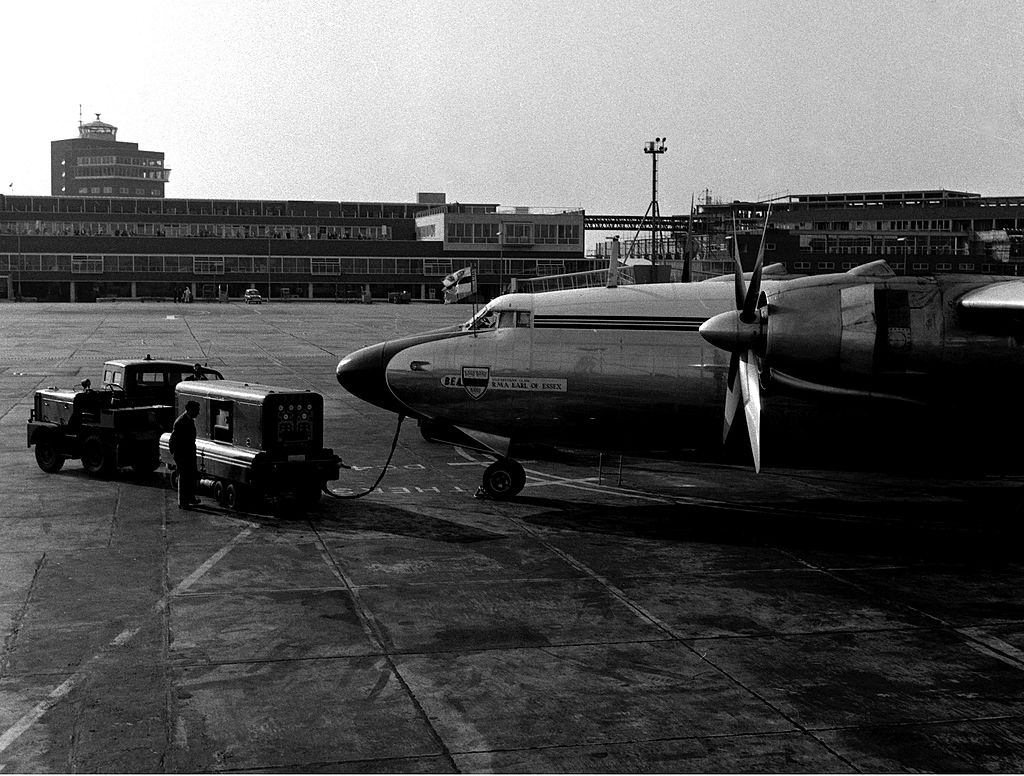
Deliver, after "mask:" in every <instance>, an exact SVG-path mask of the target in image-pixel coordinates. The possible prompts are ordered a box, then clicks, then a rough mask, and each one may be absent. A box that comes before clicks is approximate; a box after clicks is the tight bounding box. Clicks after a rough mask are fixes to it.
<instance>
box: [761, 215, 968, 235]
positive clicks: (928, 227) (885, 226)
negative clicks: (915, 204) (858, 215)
mask: <svg viewBox="0 0 1024 776" xmlns="http://www.w3.org/2000/svg"><path fill="white" fill-rule="evenodd" d="M776 226H778V227H779V228H780V229H791V230H798V229H814V230H816V231H819V232H863V231H867V232H950V231H952V230H953V221H952V220H951V219H948V218H932V219H928V218H918V219H907V220H898V221H801V222H799V223H793V224H783V223H778V224H776Z"/></svg>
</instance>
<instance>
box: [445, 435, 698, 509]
mask: <svg viewBox="0 0 1024 776" xmlns="http://www.w3.org/2000/svg"><path fill="white" fill-rule="evenodd" d="M455 451H456V452H457V453H458V454H459V455H461V456H462V457H463V458H465V459H466V463H464V464H463V463H462V462H457V463H449V466H460V465H462V466H470V465H476V466H489V465H490V462H489V461H479V460H477V459H476V458H473V456H471V455H470V454H469V453H468V452H466V451H465V450H464V449H463V448H461V447H458V446H456V447H455ZM525 471H526V473H527V474H528V475H530V474H532V475H533V476H534V477H535V478H536V479H539V480H541V482H534V483H528V484H527V486H526V487H539V486H541V485H560V486H562V487H564V488H575V489H576V490H585V491H588V492H590V493H600V494H603V495H611V496H623V497H626V498H637V499H641V500H643V501H657V502H661V503H663V504H673V503H675V501H676V500H675V499H674V498H672V497H670V496H653V495H651V494H649V493H643V492H641V491H638V490H631V489H629V488H620V487H616V486H613V485H599V484H594V485H590V486H587V485H580V484H579V483H580V482H585V481H591V482H593V481H594V480H595V479H596V478H595V477H586V478H583V479H569V478H567V477H559V476H557V475H554V474H548V473H547V472H541V471H537V470H536V469H525ZM684 487H687V488H692V487H693V486H692V485H685V486H684Z"/></svg>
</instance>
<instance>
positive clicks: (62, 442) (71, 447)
mask: <svg viewBox="0 0 1024 776" xmlns="http://www.w3.org/2000/svg"><path fill="white" fill-rule="evenodd" d="M223 379H224V377H223V375H222V374H221V373H220V372H218V371H217V370H216V369H210V368H209V367H205V366H202V365H200V364H195V363H192V362H188V361H161V360H155V359H153V358H151V357H150V356H148V355H147V356H146V357H145V358H138V359H113V360H110V361H107V362H106V363H105V364H104V365H103V379H102V381H101V382H102V386H101V387H100V388H98V389H96V388H93V387H92V381H91V380H88V379H86V380H83V381H82V383H81V388H80V389H70V388H57V387H51V388H43V389H40V390H38V391H36V392H35V396H34V398H33V405H32V411H31V414H30V415H29V420H28V446H29V447H33V446H34V447H35V457H36V463H37V464H39V468H40V469H42V470H43V471H44V472H47V473H50V474H52V473H54V472H58V471H60V470H61V468H62V467H63V466H64V462H65V461H67V460H69V459H75V458H78V459H81V461H82V468H84V469H85V471H86V472H87V473H89V474H91V475H93V476H96V477H109V476H110V475H112V474H113V473H114V472H115V471H116V470H117V469H118V468H121V467H124V466H130V467H131V468H132V470H133V471H135V472H136V473H138V474H148V473H151V472H153V471H156V469H157V467H159V466H160V448H159V440H160V434H162V433H163V432H164V431H167V430H169V429H170V428H171V425H172V424H173V423H174V417H175V415H174V388H175V386H176V385H178V384H179V383H181V382H182V381H205V380H223Z"/></svg>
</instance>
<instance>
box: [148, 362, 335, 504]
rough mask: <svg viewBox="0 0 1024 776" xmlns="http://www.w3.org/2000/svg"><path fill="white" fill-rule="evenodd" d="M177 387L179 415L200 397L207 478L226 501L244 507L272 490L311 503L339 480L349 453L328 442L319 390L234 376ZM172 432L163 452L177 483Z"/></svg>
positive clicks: (204, 483) (204, 482)
mask: <svg viewBox="0 0 1024 776" xmlns="http://www.w3.org/2000/svg"><path fill="white" fill-rule="evenodd" d="M174 393H175V401H176V405H177V414H181V413H182V412H184V410H185V404H186V403H187V402H188V401H196V402H198V403H199V415H198V416H197V417H196V419H195V424H196V469H197V470H198V472H199V478H200V479H199V485H200V488H201V489H203V490H207V491H211V492H212V493H213V495H214V497H215V498H216V499H217V501H218V502H219V503H220V504H222V505H224V506H226V507H229V508H231V509H238V508H240V507H242V506H243V505H244V504H245V503H247V502H249V501H250V500H255V499H258V498H261V497H267V496H271V497H285V498H291V499H292V500H294V501H296V502H298V503H299V504H300V505H301V506H303V507H308V506H312V505H313V504H315V503H317V501H319V500H320V493H321V490H322V489H323V488H325V487H326V485H327V482H328V481H330V480H336V479H338V472H339V469H340V466H341V459H340V458H339V457H338V456H336V455H335V454H334V451H333V450H330V449H327V448H324V446H323V438H324V433H323V422H324V398H323V396H321V395H320V394H319V393H315V392H314V391H309V390H301V389H292V388H278V387H274V386H269V385H259V384H257V383H244V382H237V381H234V380H219V381H217V382H188V383H184V382H183V383H179V384H178V386H177V387H176V388H175V391H174ZM170 438H171V435H170V434H169V433H168V434H163V435H162V436H161V437H160V457H161V460H162V461H163V462H164V463H165V464H166V465H167V471H168V474H169V475H170V481H171V485H172V486H173V487H177V476H178V472H177V467H176V466H175V463H174V458H173V456H172V455H171V452H170Z"/></svg>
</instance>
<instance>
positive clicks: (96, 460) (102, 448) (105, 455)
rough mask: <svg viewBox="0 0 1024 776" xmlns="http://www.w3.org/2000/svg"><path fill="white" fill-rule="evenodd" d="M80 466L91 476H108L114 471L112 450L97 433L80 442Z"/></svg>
mask: <svg viewBox="0 0 1024 776" xmlns="http://www.w3.org/2000/svg"><path fill="white" fill-rule="evenodd" d="M82 467H83V468H84V469H85V470H86V472H88V473H89V474H91V475H92V476H93V477H109V476H110V475H111V474H112V473H113V471H114V451H113V450H110V449H109V448H107V446H106V445H105V444H103V439H102V438H100V436H99V435H97V434H93V435H92V436H89V437H86V439H85V441H84V442H82Z"/></svg>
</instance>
